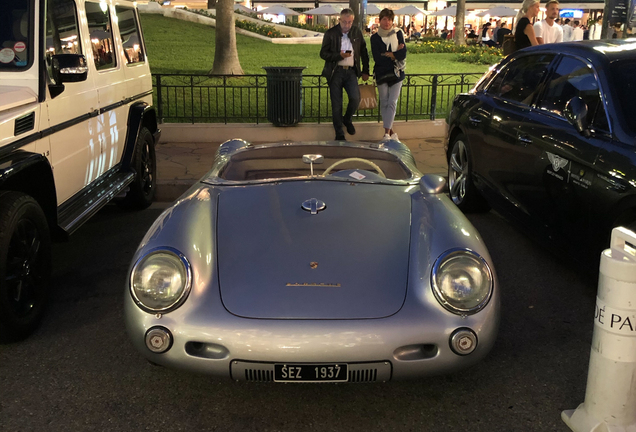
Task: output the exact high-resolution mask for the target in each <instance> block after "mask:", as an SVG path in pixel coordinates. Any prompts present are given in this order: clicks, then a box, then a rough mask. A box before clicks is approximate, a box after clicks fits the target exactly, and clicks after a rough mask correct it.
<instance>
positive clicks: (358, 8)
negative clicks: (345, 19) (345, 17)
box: [349, 0, 366, 34]
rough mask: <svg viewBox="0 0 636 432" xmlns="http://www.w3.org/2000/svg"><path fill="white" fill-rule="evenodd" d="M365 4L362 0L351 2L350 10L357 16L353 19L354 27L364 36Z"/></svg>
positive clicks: (350, 0)
mask: <svg viewBox="0 0 636 432" xmlns="http://www.w3.org/2000/svg"><path fill="white" fill-rule="evenodd" d="M363 7H364V3H363V1H362V0H349V9H351V10H352V11H353V13H354V14H355V16H354V18H353V25H354V26H356V27H358V28H359V29H360V31H361V32H362V34H364V28H365V27H366V25H364V21H365V17H364V9H363Z"/></svg>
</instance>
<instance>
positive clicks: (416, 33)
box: [411, 24, 422, 39]
mask: <svg viewBox="0 0 636 432" xmlns="http://www.w3.org/2000/svg"><path fill="white" fill-rule="evenodd" d="M411 36H413V37H414V38H416V39H419V38H420V37H422V32H421V31H420V29H419V28H418V26H417V25H416V24H413V33H412V34H411Z"/></svg>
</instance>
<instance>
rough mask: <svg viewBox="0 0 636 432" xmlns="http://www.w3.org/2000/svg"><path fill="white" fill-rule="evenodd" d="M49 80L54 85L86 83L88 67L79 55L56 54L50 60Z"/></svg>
mask: <svg viewBox="0 0 636 432" xmlns="http://www.w3.org/2000/svg"><path fill="white" fill-rule="evenodd" d="M51 75H52V76H51V80H52V81H53V82H54V83H55V84H56V85H60V84H64V83H65V82H79V81H86V78H87V77H88V66H86V57H84V56H83V55H81V54H56V55H54V56H53V57H52V58H51Z"/></svg>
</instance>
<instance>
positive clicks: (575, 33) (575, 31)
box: [571, 20, 583, 41]
mask: <svg viewBox="0 0 636 432" xmlns="http://www.w3.org/2000/svg"><path fill="white" fill-rule="evenodd" d="M579 24H580V23H579V21H578V20H576V21H574V26H573V27H572V39H571V40H573V41H580V40H583V29H582V28H581V26H580V25H579Z"/></svg>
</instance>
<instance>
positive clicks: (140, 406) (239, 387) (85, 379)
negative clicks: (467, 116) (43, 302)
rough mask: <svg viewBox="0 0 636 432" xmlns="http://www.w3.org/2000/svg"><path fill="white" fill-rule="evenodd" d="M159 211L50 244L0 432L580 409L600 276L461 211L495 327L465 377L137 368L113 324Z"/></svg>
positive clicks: (473, 425)
mask: <svg viewBox="0 0 636 432" xmlns="http://www.w3.org/2000/svg"><path fill="white" fill-rule="evenodd" d="M165 206H166V205H163V204H160V205H153V206H152V207H151V208H150V209H148V210H145V211H143V212H140V213H128V212H124V211H121V210H120V209H118V208H117V207H115V206H109V207H107V208H105V209H103V210H102V211H101V212H100V213H99V214H98V215H97V216H96V217H94V218H93V219H92V220H91V221H89V222H88V223H87V224H86V225H85V226H84V227H82V229H81V230H79V231H78V232H77V233H76V234H75V235H74V236H73V237H72V238H71V240H70V241H69V242H68V243H63V244H58V245H55V249H54V257H55V262H54V268H55V271H54V275H53V280H52V286H51V295H52V303H51V307H50V308H49V310H48V313H47V315H46V317H45V320H44V322H43V324H42V327H41V328H40V329H39V330H38V331H37V332H36V334H35V335H33V337H31V338H30V339H28V340H26V341H24V342H21V343H17V344H12V345H5V346H0V365H1V366H0V430H2V431H68V430H81V431H104V430H113V431H139V430H151V431H164V430H174V431H181V430H184V431H185V430H188V431H194V430H197V431H204V430H218V431H245V430H252V431H300V430H303V431H305V430H310V431H311V430H315V431H384V430H400V431H425V430H431V431H432V430H434V431H467V430H470V431H488V432H492V431H523V432H531V431H567V430H568V428H567V427H566V426H565V425H564V424H563V423H562V422H561V419H560V413H561V411H562V410H563V409H571V408H576V406H578V404H579V403H581V402H582V401H583V398H584V393H585V380H586V375H587V366H588V359H589V351H590V341H591V336H592V328H593V324H592V318H593V314H594V303H595V293H596V280H594V279H593V276H589V275H587V274H586V273H584V272H581V271H580V270H578V269H577V268H576V267H573V266H572V264H571V263H570V262H567V261H563V260H561V259H560V258H557V256H556V255H555V254H552V253H551V252H550V250H548V249H546V248H545V247H544V246H540V245H538V244H535V243H534V242H533V241H532V240H531V239H529V238H528V237H526V236H524V235H523V234H520V233H519V232H518V231H517V230H515V229H514V228H513V227H512V226H511V225H509V224H508V223H507V222H506V221H504V220H503V219H502V218H501V217H500V216H498V215H497V214H496V213H494V212H491V213H486V214H483V215H474V216H470V220H471V221H472V223H473V224H474V225H475V226H476V227H477V228H478V230H479V231H480V232H481V234H482V236H483V238H484V241H485V242H486V244H487V245H488V247H489V249H490V253H491V255H492V257H493V260H494V262H495V266H496V271H497V274H498V277H499V280H500V284H501V289H502V319H501V323H500V333H499V337H498V339H497V342H496V344H495V347H494V349H493V351H492V352H491V353H490V355H489V356H488V357H487V358H486V360H485V361H483V362H481V363H479V364H477V365H476V366H474V367H472V368H470V369H467V370H463V371H461V372H458V373H455V374H452V375H447V376H440V377H434V378H429V379H425V380H418V381H411V382H389V383H384V384H323V385H312V384H287V385H282V384H278V385H277V384H255V383H235V382H232V381H229V380H218V379H214V378H211V377H208V376H202V375H194V374H190V373H187V372H183V371H179V370H169V369H165V368H162V367H157V366H153V365H151V364H149V363H147V362H146V361H145V360H144V359H143V358H142V357H141V355H140V354H138V353H137V352H136V351H135V350H134V349H133V347H132V344H131V343H130V341H129V340H128V337H127V335H126V331H125V328H124V323H123V296H124V291H125V286H126V277H127V271H128V266H129V264H130V260H131V258H132V255H133V253H134V250H135V248H136V247H137V244H138V242H139V241H140V240H141V238H142V236H143V235H144V233H145V231H146V229H147V228H148V227H149V225H150V224H151V223H152V221H153V220H154V219H155V218H156V217H157V216H158V215H159V214H160V212H161V210H162V208H164V207H165Z"/></svg>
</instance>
